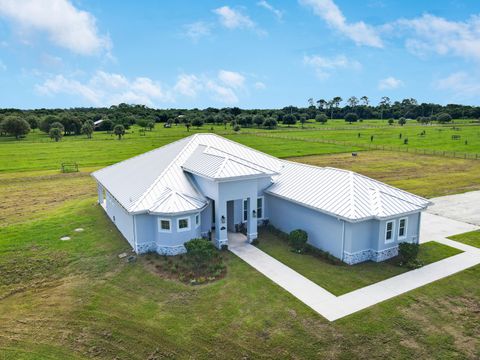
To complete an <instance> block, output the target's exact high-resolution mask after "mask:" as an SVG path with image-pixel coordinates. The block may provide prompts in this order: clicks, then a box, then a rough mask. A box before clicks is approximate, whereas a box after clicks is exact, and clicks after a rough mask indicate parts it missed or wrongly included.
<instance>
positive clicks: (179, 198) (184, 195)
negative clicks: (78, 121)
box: [92, 134, 283, 213]
mask: <svg viewBox="0 0 480 360" xmlns="http://www.w3.org/2000/svg"><path fill="white" fill-rule="evenodd" d="M199 146H201V147H203V148H210V150H209V151H210V154H212V155H217V157H220V158H221V157H222V156H223V157H225V156H226V155H225V154H234V155H232V156H231V157H230V158H232V157H235V156H236V158H238V159H240V160H243V162H242V167H243V168H244V167H245V166H246V165H245V164H248V163H251V164H254V165H256V166H257V167H258V168H262V169H268V170H271V172H272V173H273V172H278V171H279V170H280V169H281V168H282V167H283V162H282V161H281V160H279V159H277V158H275V157H272V156H270V155H267V154H264V153H262V152H260V151H257V150H254V149H251V148H249V147H247V146H244V145H241V144H238V143H236V142H234V141H231V140H228V139H225V138H224V137H221V136H218V135H214V134H195V135H192V136H189V137H187V138H184V139H181V140H178V141H175V142H173V143H171V144H168V145H165V146H163V147H160V148H158V149H155V150H152V151H149V152H147V153H145V154H142V155H139V156H136V157H133V158H131V159H128V160H125V161H122V162H119V163H117V164H114V165H112V166H109V167H106V168H104V169H101V170H98V171H96V172H94V173H93V174H92V176H93V177H94V178H95V179H96V180H97V181H98V182H99V183H101V184H102V185H103V186H104V187H105V188H106V189H107V190H108V192H110V194H112V196H114V197H115V199H117V201H118V202H119V203H120V204H121V205H122V206H123V207H124V208H125V209H126V210H127V211H128V212H130V213H144V212H155V213H157V212H158V213H169V211H171V210H172V211H173V210H175V212H187V211H195V210H200V209H202V208H203V207H204V206H205V205H206V204H207V199H206V198H205V197H204V196H203V194H202V193H201V192H200V191H199V190H198V189H197V188H196V186H195V185H194V183H193V182H192V181H190V178H189V176H188V175H187V174H186V172H185V171H184V170H183V168H182V165H183V164H184V163H185V162H186V161H187V160H188V159H189V158H190V157H191V156H192V154H193V153H194V152H196V151H197V149H198V148H199ZM218 154H224V155H222V156H219V155H218ZM223 161H224V160H223ZM213 165H215V164H213ZM247 167H248V166H247ZM255 169H257V168H255ZM257 170H258V169H257ZM233 171H234V169H233V168H232V166H231V165H225V166H224V167H223V169H222V172H220V173H218V174H219V176H224V177H226V176H227V174H228V173H229V172H233ZM265 171H267V170H265Z"/></svg>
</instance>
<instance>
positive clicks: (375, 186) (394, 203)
mask: <svg viewBox="0 0 480 360" xmlns="http://www.w3.org/2000/svg"><path fill="white" fill-rule="evenodd" d="M285 164H286V166H285V168H284V169H283V171H282V173H281V174H280V175H279V176H278V177H276V178H275V181H274V184H273V185H272V186H271V187H269V188H268V189H267V190H266V192H267V193H269V194H272V195H274V196H278V197H281V198H284V199H287V200H290V201H293V202H296V203H299V204H302V205H304V206H308V207H310V208H313V209H315V210H318V211H320V212H324V213H327V214H329V215H333V216H336V217H339V218H341V219H344V220H347V221H352V222H355V221H361V220H367V219H372V218H374V219H383V218H388V217H392V216H396V215H401V214H406V213H409V212H414V211H420V210H423V209H425V208H426V207H427V206H428V205H429V201H428V200H426V199H424V198H422V197H419V196H416V195H413V194H410V193H408V192H406V191H403V190H400V189H396V188H394V187H392V186H389V185H386V184H383V183H381V182H379V181H376V180H373V179H370V178H368V177H366V176H363V175H360V174H357V173H354V172H351V171H347V170H341V169H335V168H329V167H325V168H319V167H315V166H310V165H304V164H298V163H293V162H288V161H285Z"/></svg>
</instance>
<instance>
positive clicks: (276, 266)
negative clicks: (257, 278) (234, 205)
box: [228, 191, 480, 321]
mask: <svg viewBox="0 0 480 360" xmlns="http://www.w3.org/2000/svg"><path fill="white" fill-rule="evenodd" d="M477 196H480V191H475V192H474V193H473V195H472V193H467V194H462V195H454V196H446V197H445V198H448V199H446V200H444V198H437V199H436V202H437V204H438V205H436V209H434V210H433V211H437V212H439V211H440V210H442V211H444V212H445V213H448V214H450V217H446V216H440V215H435V214H432V213H430V210H429V212H424V213H423V214H422V223H421V230H420V242H427V241H431V240H434V241H437V242H439V243H442V244H445V245H448V246H451V247H454V248H457V249H459V250H462V251H463V253H461V254H458V255H454V256H451V257H449V258H446V259H443V260H440V261H437V262H435V263H432V264H429V265H426V266H424V267H422V268H420V269H416V270H412V271H409V272H406V273H403V274H401V275H397V276H394V277H392V278H389V279H386V280H383V281H380V282H378V283H376V284H372V285H369V286H365V287H364V288H361V289H358V290H355V291H352V292H350V293H348V294H344V295H341V296H335V295H333V294H331V293H330V292H328V291H327V290H326V289H323V288H322V287H320V286H319V285H317V284H315V283H313V282H312V281H311V280H309V279H307V278H305V277H304V276H302V275H301V274H299V273H297V272H296V271H294V270H293V269H291V268H289V267H288V266H286V265H285V264H282V263H281V262H280V261H278V260H276V259H274V258H273V257H271V256H270V255H268V254H266V253H264V252H263V251H261V250H260V249H258V248H257V247H255V246H253V245H250V244H248V243H247V240H246V237H245V236H244V235H242V234H237V233H229V234H228V240H229V249H230V250H231V251H232V252H233V253H234V254H235V255H237V256H238V257H240V258H241V259H242V260H244V261H245V262H246V263H248V264H250V265H251V266H252V267H254V268H255V269H256V270H258V271H259V272H261V273H262V274H264V275H265V276H266V277H268V278H269V279H270V280H272V281H273V282H275V283H276V284H277V285H279V286H281V287H282V288H283V289H285V290H286V291H288V292H289V293H291V294H292V295H293V296H295V297H296V298H297V299H299V300H300V301H302V302H303V303H305V304H306V305H307V306H309V307H310V308H312V309H313V310H315V311H316V312H317V313H319V314H320V315H322V316H324V317H325V318H327V319H328V320H330V321H334V320H337V319H340V318H342V317H344V316H347V315H350V314H353V313H355V312H357V311H360V310H362V309H365V308H367V307H369V306H372V305H375V304H377V303H379V302H382V301H385V300H388V299H391V298H393V297H395V296H398V295H401V294H403V293H405V292H408V291H410V290H413V289H416V288H418V287H421V286H424V285H427V284H430V283H432V282H434V281H437V280H440V279H442V278H444V277H447V276H450V275H453V274H455V273H457V272H460V271H462V270H465V269H468V268H469V267H472V266H475V265H478V264H480V249H478V248H475V247H472V246H469V245H466V244H462V243H459V242H457V241H453V240H450V239H447V237H448V236H452V235H456V234H461V233H465V232H469V231H473V230H477V229H478V228H479V227H478V226H475V225H473V224H471V223H467V222H463V221H461V220H462V219H465V220H467V219H469V220H472V219H474V220H475V219H476V221H478V223H479V224H480V215H479V214H477V213H476V212H479V211H478V210H479V205H477V204H480V201H479V202H477V204H475V199H476V198H477ZM478 200H480V199H478ZM456 201H459V205H458V206H457V204H456ZM440 204H442V205H440ZM455 209H457V211H455Z"/></svg>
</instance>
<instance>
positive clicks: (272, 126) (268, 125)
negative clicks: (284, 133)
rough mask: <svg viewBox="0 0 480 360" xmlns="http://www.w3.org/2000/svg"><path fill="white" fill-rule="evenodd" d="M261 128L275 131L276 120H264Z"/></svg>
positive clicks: (270, 118) (269, 118) (271, 118)
mask: <svg viewBox="0 0 480 360" xmlns="http://www.w3.org/2000/svg"><path fill="white" fill-rule="evenodd" d="M263 126H265V127H266V128H268V129H275V128H276V127H277V120H275V118H273V117H271V116H270V117H268V118H266V119H265V121H264V123H263Z"/></svg>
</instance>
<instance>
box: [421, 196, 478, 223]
mask: <svg viewBox="0 0 480 360" xmlns="http://www.w3.org/2000/svg"><path fill="white" fill-rule="evenodd" d="M430 200H431V201H432V202H433V203H434V204H433V205H432V206H430V207H429V208H428V212H429V213H431V214H435V215H440V216H444V217H447V218H450V219H454V220H458V221H462V222H466V223H470V224H475V225H479V226H480V191H470V192H467V193H464V194H457V195H448V196H442V197H438V198H433V199H430Z"/></svg>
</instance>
